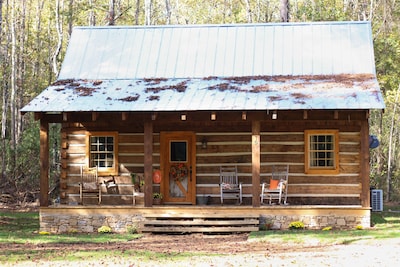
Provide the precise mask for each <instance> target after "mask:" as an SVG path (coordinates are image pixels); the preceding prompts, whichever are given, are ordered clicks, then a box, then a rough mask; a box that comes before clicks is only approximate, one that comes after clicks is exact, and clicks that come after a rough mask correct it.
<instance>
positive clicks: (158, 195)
mask: <svg viewBox="0 0 400 267" xmlns="http://www.w3.org/2000/svg"><path fill="white" fill-rule="evenodd" d="M162 198H163V195H162V194H161V193H153V204H155V205H160V204H161V199H162Z"/></svg>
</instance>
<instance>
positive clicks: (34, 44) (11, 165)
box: [0, 0, 400, 200]
mask: <svg viewBox="0 0 400 267" xmlns="http://www.w3.org/2000/svg"><path fill="white" fill-rule="evenodd" d="M36 2H37V1H34V0H26V1H15V3H14V4H13V5H14V10H12V8H11V6H10V7H8V6H7V8H4V5H3V10H2V13H3V14H2V15H3V17H4V18H8V19H6V20H4V23H3V25H2V29H3V30H2V31H1V32H0V34H1V37H2V38H1V39H0V40H1V43H0V45H1V46H2V48H3V49H2V50H1V52H0V60H1V64H0V75H1V77H3V80H2V86H0V100H2V101H0V102H3V99H2V98H3V96H5V97H6V98H7V99H5V102H8V103H10V95H11V92H10V85H11V84H12V83H11V76H12V75H11V68H12V67H13V66H12V65H11V61H10V58H11V57H10V55H11V52H12V51H11V48H12V46H11V45H9V44H8V43H7V42H9V38H8V37H7V36H8V35H9V34H10V32H11V28H12V27H11V25H15V36H16V42H17V43H16V47H20V49H17V50H16V53H17V55H16V58H17V59H18V60H17V61H18V63H19V64H20V65H19V66H16V67H15V68H16V69H15V70H16V72H17V74H18V79H17V89H16V90H17V92H16V93H17V97H18V98H19V99H18V100H17V102H18V107H17V108H21V107H22V106H24V105H25V104H27V102H28V101H30V100H31V99H32V98H33V97H35V96H36V95H37V94H39V93H40V92H41V91H42V90H44V89H45V88H46V87H47V86H48V85H49V84H50V83H52V82H53V81H54V80H55V79H56V75H57V74H56V73H55V72H54V71H53V66H52V61H53V55H54V52H55V47H56V46H57V41H58V36H57V31H56V28H55V26H54V25H56V23H57V22H56V21H55V19H56V18H55V16H54V10H56V9H55V2H56V1H44V2H43V5H40V6H39V5H37V3H36ZM248 2H249V4H250V6H248V7H247V6H246V1H240V0H231V1H225V0H211V1H197V0H181V1H169V4H170V11H171V13H170V16H169V18H168V17H167V12H166V11H167V10H166V1H152V9H151V10H152V12H151V14H149V16H150V23H151V24H155V25H160V24H166V23H170V24H195V23H197V24H201V23H211V24H218V23H247V22H250V21H251V22H254V23H258V22H279V21H280V13H279V8H280V0H272V1H248ZM109 3H110V1H109V0H98V1H73V5H72V6H69V5H62V6H60V23H61V28H62V33H63V35H62V37H63V40H62V47H61V52H60V54H59V55H58V57H57V58H56V66H57V67H58V68H59V67H60V66H61V62H62V60H63V57H64V54H65V52H66V48H67V44H68V41H69V37H70V32H69V31H70V30H71V28H70V27H75V26H88V23H89V16H90V15H92V17H93V18H96V21H95V23H94V24H95V25H97V26H104V25H107V20H106V18H107V15H108V14H107V12H108V7H109ZM22 4H26V6H27V7H28V10H35V12H23V10H24V9H23V8H22ZM289 4H290V8H289V12H290V14H289V17H290V21H291V22H296V21H358V20H370V21H371V23H372V26H373V42H374V49H375V60H376V73H377V77H378V80H379V84H380V87H381V88H382V90H383V92H384V96H385V103H386V105H387V108H386V109H385V113H384V114H383V115H382V114H380V112H374V111H373V112H372V113H371V119H370V125H371V127H370V132H371V134H376V135H378V137H379V139H380V141H381V146H380V147H379V148H377V149H374V150H371V184H372V185H373V186H375V187H377V188H386V186H388V185H387V181H386V177H387V166H388V162H387V160H388V159H387V158H388V157H387V155H388V147H389V145H391V144H389V141H388V140H389V139H388V133H389V129H390V121H391V118H392V117H393V116H395V117H396V118H400V110H397V112H396V114H394V107H395V106H398V105H399V103H395V102H394V95H395V92H396V90H397V89H398V86H399V84H400V34H399V32H400V31H399V26H400V20H399V17H400V16H399V14H400V6H399V5H395V4H388V3H387V2H385V1H378V2H374V3H373V5H372V4H371V5H368V4H367V5H366V4H365V3H364V2H361V1H335V0H315V1H314V0H304V1H289ZM137 5H138V6H137ZM114 8H115V15H116V24H117V25H136V24H138V25H143V24H144V22H145V13H144V12H145V11H144V10H145V8H144V1H115V6H114ZM11 11H14V12H15V15H14V16H13V17H14V18H15V20H14V21H13V20H12V16H11ZM23 23H24V24H23ZM20 42H23V43H20ZM1 108H4V107H0V109H1ZM12 116H15V114H14V115H12V114H10V111H9V110H8V108H7V112H6V118H1V119H2V121H3V120H7V122H8V123H7V126H6V128H7V129H6V135H7V137H6V139H5V140H2V145H1V147H0V149H1V150H2V152H3V154H2V155H0V157H1V161H2V162H4V163H5V165H6V166H5V169H4V170H2V171H3V175H4V176H5V177H6V180H7V181H8V182H9V183H10V185H12V186H13V187H15V188H16V190H17V191H18V193H20V191H24V190H25V191H37V190H38V185H39V182H38V179H39V164H38V151H39V142H38V140H39V139H38V123H37V122H35V121H33V119H32V115H31V114H27V115H24V117H23V119H22V120H20V119H19V118H18V116H19V115H18V116H17V117H16V118H13V119H15V120H16V121H21V123H22V125H21V127H20V129H22V133H21V136H19V138H20V139H19V140H17V142H18V143H17V149H16V151H14V150H13V149H12V148H11V147H10V143H9V142H10V132H11V131H10V129H9V128H10V125H9V121H11V118H12ZM395 125H396V126H395V129H394V133H395V137H396V138H395V140H393V142H392V144H398V143H399V142H400V140H399V139H400V135H399V134H398V133H399V132H400V129H399V127H400V123H399V121H398V120H396V124H395ZM57 127H59V126H57ZM51 131H52V130H51ZM57 134H58V133H56V134H54V135H53V134H52V133H51V137H50V138H51V141H50V142H51V144H50V146H51V151H50V153H51V157H52V160H51V162H52V165H51V174H50V176H51V177H50V178H51V179H50V186H52V185H54V184H56V183H57V179H58V169H57V166H58V163H59V162H58V161H57V160H58V158H59V157H58V153H59V151H57V149H53V147H54V146H55V145H56V144H58V145H59V140H58V139H59V135H57ZM57 140H58V141H57ZM57 142H58V143H57ZM14 158H15V161H14V160H13V159H14ZM399 160H400V150H399V149H397V150H395V151H393V162H394V164H392V169H391V170H390V173H389V175H390V177H391V180H390V181H389V183H390V186H391V190H392V191H391V192H390V193H391V194H392V199H395V200H397V199H398V200H400V166H398V164H397V162H400V161H399ZM14 181H15V183H14ZM384 193H385V194H386V193H387V192H385V191H384ZM16 195H23V194H16Z"/></svg>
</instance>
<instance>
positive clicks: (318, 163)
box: [309, 135, 335, 168]
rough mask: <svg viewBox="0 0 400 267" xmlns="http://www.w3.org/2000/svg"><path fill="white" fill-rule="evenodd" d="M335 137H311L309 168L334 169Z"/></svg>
mask: <svg viewBox="0 0 400 267" xmlns="http://www.w3.org/2000/svg"><path fill="white" fill-rule="evenodd" d="M334 149H335V147H334V135H310V145H309V157H310V161H309V166H310V167H322V168H323V167H334V165H333V164H334V153H333V152H334Z"/></svg>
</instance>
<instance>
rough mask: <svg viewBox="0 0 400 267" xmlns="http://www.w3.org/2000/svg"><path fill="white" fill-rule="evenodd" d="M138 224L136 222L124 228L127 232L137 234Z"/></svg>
mask: <svg viewBox="0 0 400 267" xmlns="http://www.w3.org/2000/svg"><path fill="white" fill-rule="evenodd" d="M138 228H139V226H138V225H137V224H134V225H130V226H128V227H127V228H126V232H127V233H128V234H137V233H138Z"/></svg>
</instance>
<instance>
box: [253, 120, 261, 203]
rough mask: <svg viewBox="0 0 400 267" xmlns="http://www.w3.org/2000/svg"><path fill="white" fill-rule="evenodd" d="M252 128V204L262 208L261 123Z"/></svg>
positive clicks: (258, 122) (256, 123)
mask: <svg viewBox="0 0 400 267" xmlns="http://www.w3.org/2000/svg"><path fill="white" fill-rule="evenodd" d="M251 127H252V135H251V139H252V140H251V155H252V156H251V172H252V189H253V190H252V193H253V200H252V204H253V207H260V193H261V190H260V121H253V122H252V125H251Z"/></svg>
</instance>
